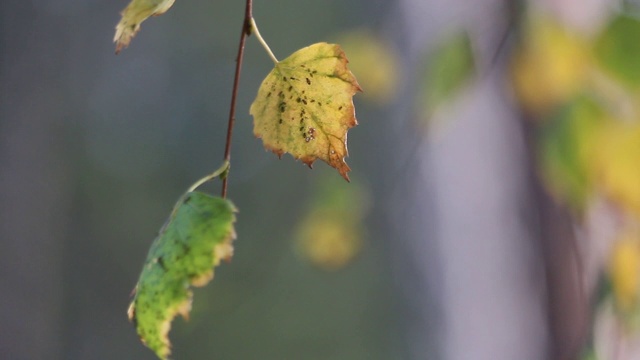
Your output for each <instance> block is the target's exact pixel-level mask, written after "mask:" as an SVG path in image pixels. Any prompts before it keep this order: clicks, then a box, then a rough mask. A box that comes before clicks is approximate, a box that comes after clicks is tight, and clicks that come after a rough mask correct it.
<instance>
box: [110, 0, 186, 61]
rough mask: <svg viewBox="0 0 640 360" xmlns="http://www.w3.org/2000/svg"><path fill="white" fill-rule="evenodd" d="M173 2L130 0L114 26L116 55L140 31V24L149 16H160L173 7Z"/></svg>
mask: <svg viewBox="0 0 640 360" xmlns="http://www.w3.org/2000/svg"><path fill="white" fill-rule="evenodd" d="M174 1H175V0H132V1H131V2H130V3H129V5H127V7H126V8H125V9H124V10H122V13H121V15H122V18H121V19H120V22H119V23H118V25H116V35H115V36H114V38H113V42H115V43H116V54H119V53H120V51H122V49H124V48H126V47H127V46H129V43H130V42H131V39H133V37H134V36H136V33H137V32H138V31H139V30H140V24H142V22H143V21H145V20H147V19H148V18H149V17H150V16H158V15H162V14H164V13H165V12H167V10H169V8H170V7H171V6H172V5H173V2H174Z"/></svg>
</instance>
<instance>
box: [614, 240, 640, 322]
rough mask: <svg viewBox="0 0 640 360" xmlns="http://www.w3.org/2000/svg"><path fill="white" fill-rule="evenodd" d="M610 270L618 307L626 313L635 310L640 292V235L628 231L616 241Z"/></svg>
mask: <svg viewBox="0 0 640 360" xmlns="http://www.w3.org/2000/svg"><path fill="white" fill-rule="evenodd" d="M636 235H637V234H636ZM609 272H610V276H611V282H612V285H613V293H614V296H615V300H616V306H617V308H618V309H619V310H621V311H623V312H626V313H629V312H631V311H633V310H634V309H635V308H636V307H637V306H638V295H639V294H640V237H638V236H634V234H633V233H627V234H624V235H622V236H621V237H620V238H619V239H618V240H617V241H616V243H615V244H614V247H613V251H612V254H611V259H610V264H609Z"/></svg>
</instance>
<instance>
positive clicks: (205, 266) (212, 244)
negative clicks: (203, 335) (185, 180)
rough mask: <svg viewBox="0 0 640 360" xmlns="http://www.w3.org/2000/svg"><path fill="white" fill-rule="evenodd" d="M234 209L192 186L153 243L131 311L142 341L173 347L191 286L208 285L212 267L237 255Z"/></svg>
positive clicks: (163, 352) (161, 348)
mask: <svg viewBox="0 0 640 360" xmlns="http://www.w3.org/2000/svg"><path fill="white" fill-rule="evenodd" d="M235 211H236V210H235V207H234V206H233V204H231V202H229V201H227V200H225V199H222V198H218V197H212V196H209V195H207V194H204V193H201V192H189V193H187V194H186V195H185V196H184V197H183V198H182V199H181V200H180V201H179V202H178V204H177V205H176V207H175V209H174V210H173V212H172V214H171V216H170V218H169V220H168V221H167V223H166V224H165V226H164V227H163V228H162V229H161V230H160V235H159V236H158V237H157V238H156V240H155V241H154V242H153V244H152V245H151V248H150V249H149V254H148V255H147V260H146V262H145V264H144V267H143V269H142V273H141V274H140V279H139V280H138V284H137V285H136V287H135V289H134V294H135V295H134V298H133V301H132V302H131V304H130V305H129V311H128V315H129V320H130V321H131V322H133V324H134V326H135V328H136V331H137V332H138V335H139V336H140V339H141V340H142V342H143V343H144V344H145V345H146V346H147V347H149V348H150V349H151V350H153V352H155V353H156V355H157V356H158V357H159V358H161V359H166V358H167V357H168V356H169V354H170V352H171V349H170V347H171V345H170V342H169V338H168V334H169V330H170V329H171V322H172V320H173V318H174V317H175V316H176V315H178V314H180V315H182V317H183V318H185V319H187V318H188V315H189V311H190V310H191V299H192V295H193V294H192V292H191V290H190V289H189V288H190V286H204V285H206V284H207V283H208V282H209V281H210V280H211V279H212V278H213V267H215V266H217V265H218V264H219V263H220V260H221V259H225V260H228V259H230V258H231V256H232V255H233V246H232V244H231V242H232V241H233V239H234V238H235V231H234V228H233V222H234V221H235V215H234V212H235Z"/></svg>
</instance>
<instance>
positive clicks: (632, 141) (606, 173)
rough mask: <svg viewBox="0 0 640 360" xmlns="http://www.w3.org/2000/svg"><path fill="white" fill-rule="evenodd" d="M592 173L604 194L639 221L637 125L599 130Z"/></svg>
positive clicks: (618, 124)
mask: <svg viewBox="0 0 640 360" xmlns="http://www.w3.org/2000/svg"><path fill="white" fill-rule="evenodd" d="M600 138H601V141H600V143H599V144H598V151H597V153H594V158H593V159H592V161H593V166H592V168H593V171H594V176H595V178H596V181H598V184H599V186H600V187H601V188H602V189H603V191H604V193H605V194H606V195H608V196H609V197H610V198H611V199H612V200H614V201H615V202H616V203H617V204H618V205H620V206H621V207H622V208H623V209H625V210H627V211H630V212H631V213H633V214H635V216H636V218H640V122H638V121H629V122H623V121H617V122H615V123H612V124H610V126H607V127H606V128H605V129H603V130H601V135H600Z"/></svg>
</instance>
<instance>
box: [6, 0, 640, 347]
mask: <svg viewBox="0 0 640 360" xmlns="http://www.w3.org/2000/svg"><path fill="white" fill-rule="evenodd" d="M125 6H126V1H125V0H118V1H104V0H86V1H82V2H77V1H70V0H58V1H52V0H28V1H3V2H2V3H1V4H0V11H1V12H0V19H1V23H0V31H1V33H0V34H1V36H0V71H1V72H0V91H1V93H0V95H1V101H0V358H1V359H11V360H14V359H16V360H22V359H52V360H55V359H154V358H155V357H154V355H153V353H152V352H151V351H149V350H148V349H146V348H145V347H144V346H143V345H142V344H141V343H140V342H139V340H138V338H137V335H136V333H135V330H134V328H133V326H132V325H131V324H130V323H129V322H128V320H127V316H126V309H127V306H128V303H129V301H130V298H129V295H130V293H131V290H132V289H133V287H134V285H135V283H136V281H137V278H138V276H139V273H140V270H141V268H142V264H143V262H144V259H145V257H146V253H147V250H148V248H149V245H150V244H151V242H152V240H153V239H154V238H155V236H156V234H157V231H158V229H159V228H160V226H161V225H162V224H163V222H164V221H165V219H166V217H167V215H168V214H169V212H170V211H171V208H172V206H173V204H174V202H175V200H176V199H177V198H178V197H179V196H180V195H181V194H182V192H183V191H184V190H185V189H186V188H187V187H188V186H189V185H190V184H192V183H193V182H194V181H195V180H196V179H199V178H200V177H202V176H204V175H205V174H208V173H210V172H211V171H212V170H213V169H215V168H217V167H218V166H219V164H220V163H221V160H222V156H223V151H224V138H225V131H226V122H227V116H228V111H229V110H228V106H229V101H230V94H231V86H232V80H233V71H234V66H235V63H234V60H235V56H236V51H237V41H238V38H239V32H240V29H241V23H242V16H243V12H244V2H243V1H231V0H220V1H209V2H205V1H185V2H182V1H177V2H176V4H175V5H174V6H173V7H172V8H171V9H170V11H168V12H167V13H166V14H165V15H163V16H161V17H158V18H152V19H150V20H148V21H146V22H145V23H144V24H143V25H142V30H141V32H140V33H139V34H138V35H137V36H136V38H135V39H134V40H133V42H132V44H131V46H130V48H128V49H126V50H124V51H123V52H122V53H121V54H120V55H119V56H115V55H114V45H113V43H112V38H113V33H114V26H115V24H116V23H117V22H118V20H119V12H120V11H121V10H122V9H123V8H124V7H125ZM638 10H640V8H639V7H638V4H637V3H636V2H635V1H613V0H589V1H584V0H555V1H554V0H540V1H505V0H478V1H473V2H471V1H465V0H453V1H451V0H396V1H383V0H368V1H365V0H353V1H348V2H346V1H339V0H323V1H291V0H281V1H268V2H267V1H255V4H254V17H255V18H256V21H257V23H258V25H259V26H260V31H261V33H262V35H263V36H264V37H265V39H266V40H267V42H268V43H269V45H270V46H271V49H272V50H273V51H274V53H275V55H276V56H277V57H278V58H280V59H283V58H285V57H286V56H288V55H289V54H291V53H292V52H294V51H295V50H297V49H299V48H302V47H304V46H307V45H310V44H312V43H315V42H319V41H329V42H337V43H339V44H341V45H342V46H343V48H344V49H345V52H346V54H347V57H348V58H349V59H350V61H351V62H350V67H351V69H352V71H353V73H354V74H355V75H356V77H357V78H358V80H359V82H360V84H361V86H362V88H363V89H364V92H363V93H362V94H357V95H356V96H355V98H354V101H355V105H356V114H357V118H358V120H359V123H360V124H359V126H357V127H356V128H354V129H352V130H351V131H350V132H349V152H350V157H349V158H348V159H347V162H348V163H349V165H350V166H351V168H352V169H353V171H352V172H351V173H350V174H349V175H350V177H351V179H352V182H351V183H350V184H347V183H346V182H344V180H342V179H341V177H340V176H339V174H338V173H337V172H336V171H335V170H334V169H332V168H329V167H328V166H326V165H325V164H324V163H319V162H318V163H316V166H314V169H313V170H309V169H308V168H306V167H305V166H304V165H303V164H302V163H300V162H295V161H294V160H293V159H292V158H291V157H290V156H288V155H285V156H283V158H282V160H278V158H277V156H275V155H273V154H272V153H268V152H266V151H264V149H263V147H262V143H261V141H260V140H259V139H256V138H254V136H253V132H252V119H251V117H250V116H249V114H248V109H249V106H250V104H251V102H252V101H253V98H254V97H255V95H256V92H257V89H258V86H259V84H260V82H261V81H262V79H263V78H264V77H265V76H266V74H267V73H268V72H269V71H270V69H271V67H272V63H271V61H270V59H269V58H268V56H267V55H266V53H265V52H264V50H263V49H262V48H261V47H260V46H259V44H258V43H257V41H256V40H255V39H254V38H249V39H248V42H247V48H246V55H245V63H244V68H243V73H242V78H241V84H240V97H239V99H238V109H237V113H238V115H237V121H236V128H235V131H234V138H233V150H232V170H231V173H230V180H229V198H230V199H231V200H232V201H233V202H234V203H235V204H236V205H237V207H238V208H239V209H240V212H239V214H238V221H237V223H236V230H237V233H238V239H237V240H236V241H235V243H234V244H235V255H234V257H233V260H232V261H231V263H223V264H222V265H221V266H220V267H218V268H217V269H216V277H215V279H214V281H213V282H212V283H210V284H209V285H208V286H206V287H205V288H199V289H196V290H195V296H194V303H193V310H192V313H191V320H190V321H188V322H185V321H183V320H182V319H176V320H175V321H174V324H173V329H172V331H171V334H170V335H171V339H172V343H173V358H174V359H203V358H207V359H407V360H409V359H447V360H448V359H452V360H453V359H455V360H458V359H470V360H472V359H473V360H477V359H488V360H499V359H505V360H511V359H591V360H594V359H599V360H604V359H637V358H640V335H639V333H638V330H639V329H640V316H639V315H640V303H639V301H640V300H639V299H640V41H638V39H640V21H639V20H638V18H637V17H636V16H635V15H636V14H638ZM204 189H205V190H207V191H209V192H211V193H213V194H218V193H219V191H220V188H219V183H213V184H211V185H207V186H205V187H204Z"/></svg>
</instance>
